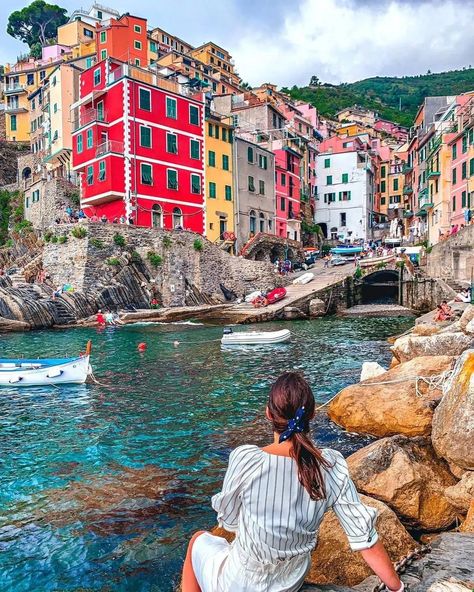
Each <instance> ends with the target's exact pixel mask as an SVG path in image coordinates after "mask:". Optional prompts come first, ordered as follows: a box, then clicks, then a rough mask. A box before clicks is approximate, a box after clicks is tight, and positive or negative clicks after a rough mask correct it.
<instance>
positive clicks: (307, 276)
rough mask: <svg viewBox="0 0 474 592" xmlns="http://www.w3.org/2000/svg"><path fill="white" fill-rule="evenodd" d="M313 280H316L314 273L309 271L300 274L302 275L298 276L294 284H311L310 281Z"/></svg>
mask: <svg viewBox="0 0 474 592" xmlns="http://www.w3.org/2000/svg"><path fill="white" fill-rule="evenodd" d="M312 280H314V273H311V272H308V273H304V274H303V275H300V277H297V278H296V280H293V284H294V285H295V286H302V285H304V284H309V282H311V281H312Z"/></svg>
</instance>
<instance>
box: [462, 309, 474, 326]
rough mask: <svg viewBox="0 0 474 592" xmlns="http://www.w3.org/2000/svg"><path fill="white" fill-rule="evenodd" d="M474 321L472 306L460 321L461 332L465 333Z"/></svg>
mask: <svg viewBox="0 0 474 592" xmlns="http://www.w3.org/2000/svg"><path fill="white" fill-rule="evenodd" d="M472 320H474V306H472V304H470V305H469V306H468V307H466V310H465V311H464V312H463V313H462V315H461V318H460V319H459V324H460V326H461V331H465V330H466V327H467V326H468V324H469V323H470V322H471V321H472Z"/></svg>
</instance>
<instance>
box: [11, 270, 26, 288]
mask: <svg viewBox="0 0 474 592" xmlns="http://www.w3.org/2000/svg"><path fill="white" fill-rule="evenodd" d="M9 278H10V280H11V282H12V288H20V287H21V286H24V285H25V284H27V283H28V282H27V281H26V277H25V274H24V273H23V270H21V269H19V270H18V271H15V272H14V273H12V274H10V275H9Z"/></svg>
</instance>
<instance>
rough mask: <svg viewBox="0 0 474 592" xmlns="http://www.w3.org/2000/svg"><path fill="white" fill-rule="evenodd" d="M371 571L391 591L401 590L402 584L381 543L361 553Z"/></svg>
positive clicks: (378, 542)
mask: <svg viewBox="0 0 474 592" xmlns="http://www.w3.org/2000/svg"><path fill="white" fill-rule="evenodd" d="M360 554H361V555H362V557H363V558H364V561H365V562H366V563H367V565H368V566H369V567H370V569H371V570H372V571H373V572H374V573H375V574H376V575H377V576H378V577H379V578H380V579H381V580H382V582H383V583H384V584H385V585H386V586H387V588H389V589H390V590H397V591H398V590H400V588H402V582H401V580H400V578H399V577H398V575H397V572H396V571H395V568H394V567H393V563H392V562H391V561H390V557H389V556H388V554H387V551H386V550H385V547H384V546H383V544H382V542H381V541H377V542H376V543H375V545H374V546H373V547H370V549H364V550H363V551H360Z"/></svg>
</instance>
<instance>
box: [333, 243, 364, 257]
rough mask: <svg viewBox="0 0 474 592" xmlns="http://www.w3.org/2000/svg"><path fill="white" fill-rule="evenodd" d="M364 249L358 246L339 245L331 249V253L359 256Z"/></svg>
mask: <svg viewBox="0 0 474 592" xmlns="http://www.w3.org/2000/svg"><path fill="white" fill-rule="evenodd" d="M363 250H364V247H360V246H356V245H339V246H337V247H334V248H332V249H331V253H333V254H334V255H358V254H359V253H362V251H363Z"/></svg>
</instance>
